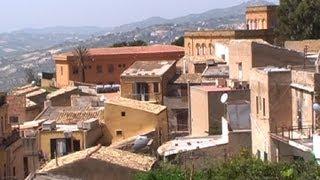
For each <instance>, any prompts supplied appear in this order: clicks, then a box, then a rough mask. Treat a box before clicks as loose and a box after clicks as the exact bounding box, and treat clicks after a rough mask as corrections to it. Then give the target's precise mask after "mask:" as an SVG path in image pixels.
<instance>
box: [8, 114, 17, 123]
mask: <svg viewBox="0 0 320 180" xmlns="http://www.w3.org/2000/svg"><path fill="white" fill-rule="evenodd" d="M9 121H10V124H17V123H19V118H18V117H17V116H10V118H9Z"/></svg>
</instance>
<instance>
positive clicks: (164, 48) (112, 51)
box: [57, 45, 184, 56]
mask: <svg viewBox="0 0 320 180" xmlns="http://www.w3.org/2000/svg"><path fill="white" fill-rule="evenodd" d="M170 52H181V53H184V48H183V47H179V46H173V45H152V46H133V47H116V48H93V49H90V50H89V54H90V55H92V56H98V55H120V54H146V53H170ZM57 56H73V53H72V52H67V53H63V54H60V55H57Z"/></svg>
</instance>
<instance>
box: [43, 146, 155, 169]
mask: <svg viewBox="0 0 320 180" xmlns="http://www.w3.org/2000/svg"><path fill="white" fill-rule="evenodd" d="M86 158H91V159H96V160H99V161H101V162H106V163H111V164H115V165H119V166H122V167H127V168H130V169H135V170H139V171H149V170H151V168H152V166H153V165H154V163H155V162H156V158H154V157H149V156H144V155H139V154H134V153H130V152H126V151H121V150H118V149H112V148H108V147H103V146H102V147H101V146H95V147H92V148H88V149H86V150H82V151H78V152H75V153H72V154H69V155H66V156H63V157H60V158H58V160H57V162H58V166H57V165H56V160H51V161H50V162H48V163H47V164H46V165H45V166H44V167H43V168H42V169H41V170H40V171H39V173H45V172H50V171H53V170H55V169H56V168H58V167H63V166H65V165H68V164H72V163H74V162H76V161H79V160H82V159H86Z"/></svg>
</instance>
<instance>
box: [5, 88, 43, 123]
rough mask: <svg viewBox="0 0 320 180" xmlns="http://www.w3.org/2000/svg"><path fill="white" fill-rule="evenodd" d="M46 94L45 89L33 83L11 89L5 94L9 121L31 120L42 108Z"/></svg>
mask: <svg viewBox="0 0 320 180" xmlns="http://www.w3.org/2000/svg"><path fill="white" fill-rule="evenodd" d="M46 95H47V92H46V90H44V89H41V88H39V87H37V86H34V85H26V86H23V87H19V88H17V89H15V90H13V91H12V92H11V93H9V94H8V96H7V102H8V117H9V122H10V123H11V124H17V123H23V122H25V121H32V120H33V119H34V118H35V117H36V116H37V115H38V114H39V113H40V112H41V111H42V110H43V108H44V102H45V100H46Z"/></svg>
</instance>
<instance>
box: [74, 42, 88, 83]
mask: <svg viewBox="0 0 320 180" xmlns="http://www.w3.org/2000/svg"><path fill="white" fill-rule="evenodd" d="M73 54H74V56H75V57H76V60H77V65H78V67H79V68H80V70H81V73H82V82H85V81H86V73H85V69H86V68H85V64H86V61H88V60H90V57H89V56H90V54H89V49H88V48H87V47H86V46H84V45H79V46H77V47H74V49H73Z"/></svg>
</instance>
